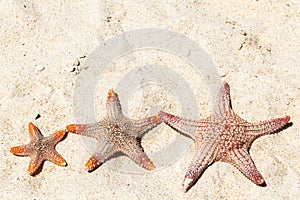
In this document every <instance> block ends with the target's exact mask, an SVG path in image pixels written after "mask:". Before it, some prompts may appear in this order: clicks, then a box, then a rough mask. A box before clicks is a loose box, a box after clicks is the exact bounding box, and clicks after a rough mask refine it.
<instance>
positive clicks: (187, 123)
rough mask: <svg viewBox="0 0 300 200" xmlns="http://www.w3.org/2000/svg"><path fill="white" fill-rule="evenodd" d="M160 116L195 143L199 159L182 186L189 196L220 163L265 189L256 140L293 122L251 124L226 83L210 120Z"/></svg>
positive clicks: (162, 113)
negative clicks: (233, 101)
mask: <svg viewBox="0 0 300 200" xmlns="http://www.w3.org/2000/svg"><path fill="white" fill-rule="evenodd" d="M159 115H160V117H161V118H162V120H163V121H164V122H165V123H166V124H168V125H169V126H170V127H172V128H173V129H175V130H177V131H180V132H181V133H183V134H186V135H187V136H189V137H191V138H192V139H193V140H194V143H195V147H196V155H195V157H194V160H193V162H192V164H191V165H190V166H189V168H188V170H187V172H186V175H185V178H184V181H183V184H182V185H183V187H184V191H185V192H187V191H188V190H189V189H190V188H191V187H192V186H193V185H194V184H195V183H196V181H197V180H198V179H199V178H200V177H201V175H202V173H203V172H204V170H205V169H206V168H207V167H208V166H210V165H211V164H213V163H214V162H217V161H221V162H227V163H229V164H232V165H233V166H235V167H236V168H237V169H239V171H240V172H242V173H243V174H244V175H245V176H246V177H247V178H248V179H249V180H251V181H252V182H253V183H255V184H257V185H265V181H264V179H263V177H262V175H261V174H260V173H259V171H258V170H257V168H256V166H255V164H254V162H253V161H252V159H251V157H250V154H249V149H250V147H251V145H252V143H253V141H254V140H255V139H257V138H258V137H260V136H263V135H267V134H271V133H274V132H277V131H279V130H281V129H282V128H283V127H284V126H285V125H286V124H287V123H288V121H289V120H290V117H289V116H286V117H283V118H277V119H271V120H266V121H261V122H258V123H249V122H247V121H246V120H244V119H242V118H241V117H239V116H238V115H237V114H235V113H234V111H233V110H232V108H231V100H230V88H229V85H228V84H227V83H226V82H224V83H223V85H222V87H221V89H220V92H219V102H218V107H217V109H216V110H215V111H214V113H213V115H212V116H210V117H208V118H207V119H203V120H199V121H193V120H188V119H183V118H181V117H177V116H173V115H171V114H168V113H165V112H163V111H160V113H159Z"/></svg>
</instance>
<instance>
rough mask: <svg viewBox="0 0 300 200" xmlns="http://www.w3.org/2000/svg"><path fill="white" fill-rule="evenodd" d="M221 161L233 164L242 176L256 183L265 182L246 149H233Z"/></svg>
mask: <svg viewBox="0 0 300 200" xmlns="http://www.w3.org/2000/svg"><path fill="white" fill-rule="evenodd" d="M223 161H224V162H227V163H230V164H232V165H233V166H235V167H236V168H237V169H238V170H239V171H240V172H241V173H242V174H243V175H244V176H246V177H247V178H248V179H249V180H250V181H252V182H253V183H255V184H256V185H262V184H264V183H265V180H264V178H263V177H262V175H261V174H260V173H259V171H258V170H257V168H256V166H255V164H254V162H253V160H252V159H251V157H250V155H249V153H248V151H247V150H246V149H234V150H233V151H231V152H230V153H229V154H228V157H227V159H225V160H223Z"/></svg>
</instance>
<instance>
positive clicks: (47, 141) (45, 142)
mask: <svg viewBox="0 0 300 200" xmlns="http://www.w3.org/2000/svg"><path fill="white" fill-rule="evenodd" d="M28 130H29V136H30V143H29V144H26V145H21V146H16V147H12V148H11V149H10V152H11V153H13V154H14V155H17V156H30V158H31V160H30V163H29V167H28V172H29V174H30V175H31V176H34V175H36V174H37V172H38V169H40V166H41V165H42V164H43V162H44V161H46V160H48V161H51V162H53V163H55V164H57V165H59V166H66V165H67V162H66V161H65V159H63V157H62V156H61V155H60V154H59V153H57V151H56V150H55V146H56V145H57V144H58V143H59V142H60V141H61V140H62V139H63V138H64V136H65V133H66V131H65V130H61V131H58V132H56V133H54V134H52V135H50V136H48V137H44V136H43V135H42V134H41V132H40V130H39V129H38V128H37V127H36V126H35V125H34V124H33V123H31V122H30V123H29V124H28Z"/></svg>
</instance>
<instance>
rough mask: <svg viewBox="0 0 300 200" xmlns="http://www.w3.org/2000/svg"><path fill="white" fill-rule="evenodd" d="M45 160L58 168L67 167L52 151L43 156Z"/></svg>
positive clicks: (61, 158) (60, 157)
mask: <svg viewBox="0 0 300 200" xmlns="http://www.w3.org/2000/svg"><path fill="white" fill-rule="evenodd" d="M45 160H48V161H50V162H53V163H54V164H56V165H58V166H67V162H66V160H65V159H64V158H63V157H62V156H61V155H60V154H59V153H57V151H55V150H54V149H53V150H52V151H49V152H47V153H46V154H45Z"/></svg>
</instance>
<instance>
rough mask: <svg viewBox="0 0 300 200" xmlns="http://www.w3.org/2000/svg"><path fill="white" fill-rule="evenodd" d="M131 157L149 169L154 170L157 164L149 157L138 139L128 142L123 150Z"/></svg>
mask: <svg viewBox="0 0 300 200" xmlns="http://www.w3.org/2000/svg"><path fill="white" fill-rule="evenodd" d="M121 151H122V152H123V153H124V154H126V155H127V156H128V157H129V158H131V159H132V160H133V161H134V162H135V163H136V164H138V165H140V166H141V167H143V168H145V169H147V170H154V169H155V166H154V164H153V163H152V161H151V160H150V159H149V158H148V156H147V155H146V153H145V152H144V151H143V149H142V148H141V147H140V144H139V143H138V142H137V141H136V140H134V141H133V140H130V141H128V142H127V147H126V148H123V149H122V150H121Z"/></svg>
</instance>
